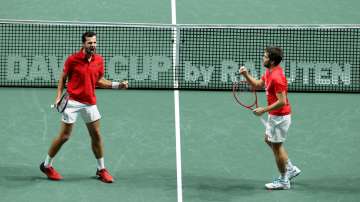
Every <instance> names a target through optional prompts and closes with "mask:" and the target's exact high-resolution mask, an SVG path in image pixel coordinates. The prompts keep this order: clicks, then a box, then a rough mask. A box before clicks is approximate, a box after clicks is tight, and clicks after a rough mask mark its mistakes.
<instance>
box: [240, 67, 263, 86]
mask: <svg viewBox="0 0 360 202" xmlns="http://www.w3.org/2000/svg"><path fill="white" fill-rule="evenodd" d="M239 73H240V74H241V75H243V76H244V77H245V79H246V81H247V82H248V83H249V84H250V85H251V86H252V87H254V88H255V89H260V88H262V87H264V84H265V83H264V81H263V80H261V79H255V78H254V77H252V76H251V75H250V73H249V71H248V70H247V68H246V67H244V66H242V67H240V69H239Z"/></svg>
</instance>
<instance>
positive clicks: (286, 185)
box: [239, 46, 301, 189]
mask: <svg viewBox="0 0 360 202" xmlns="http://www.w3.org/2000/svg"><path fill="white" fill-rule="evenodd" d="M282 58H283V51H282V49H281V48H279V47H275V46H271V47H267V48H266V49H265V51H264V56H263V65H264V67H265V68H266V71H265V73H264V75H263V76H262V77H261V79H260V80H258V79H255V78H254V77H252V76H251V75H250V73H249V72H248V70H247V69H246V67H244V66H243V67H240V69H239V73H240V74H241V75H243V76H244V77H245V79H246V80H247V81H248V82H249V84H250V85H252V86H253V87H254V88H257V89H259V88H262V87H265V91H266V97H267V103H268V105H267V106H266V107H258V108H256V109H254V110H253V113H254V114H255V115H257V116H261V115H263V114H264V113H266V112H268V114H269V115H268V121H267V126H266V130H265V142H266V143H267V144H268V145H269V146H270V148H271V149H272V151H273V153H274V156H275V160H276V164H277V167H278V170H279V172H280V177H279V178H278V179H275V180H274V181H273V182H271V183H267V184H265V187H266V188H267V189H290V180H291V179H293V178H294V177H296V176H298V175H299V174H300V172H301V170H300V169H299V168H298V167H296V166H294V165H292V163H291V161H290V159H289V158H288V154H287V151H286V150H285V148H284V145H283V143H284V142H285V140H286V136H287V133H288V130H289V127H290V124H291V107H290V103H289V100H288V97H287V94H288V92H287V91H288V87H287V80H286V77H285V75H284V72H283V69H282V67H281V66H280V62H281V60H282Z"/></svg>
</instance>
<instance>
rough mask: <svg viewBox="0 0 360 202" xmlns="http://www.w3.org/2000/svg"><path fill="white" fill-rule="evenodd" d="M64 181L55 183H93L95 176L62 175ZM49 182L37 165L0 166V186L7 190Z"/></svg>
mask: <svg viewBox="0 0 360 202" xmlns="http://www.w3.org/2000/svg"><path fill="white" fill-rule="evenodd" d="M63 177H64V180H61V181H58V182H57V183H68V182H70V183H72V182H83V181H95V179H96V178H95V174H93V175H91V174H89V175H86V174H77V173H75V174H70V175H63ZM44 181H46V182H47V181H49V180H48V179H47V177H46V176H45V175H44V174H43V173H41V171H40V169H39V167H38V166H37V165H31V166H29V165H7V166H4V165H3V166H0V186H4V187H7V188H11V187H23V186H32V185H34V184H36V183H40V182H44Z"/></svg>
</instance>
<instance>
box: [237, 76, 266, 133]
mask: <svg viewBox="0 0 360 202" xmlns="http://www.w3.org/2000/svg"><path fill="white" fill-rule="evenodd" d="M232 92H233V96H234V98H235V100H236V102H237V103H238V104H240V105H241V106H242V107H244V108H246V109H249V110H251V111H252V110H254V109H256V108H258V107H259V105H258V97H257V94H256V90H255V88H253V87H252V86H251V85H249V83H248V82H246V81H239V82H234V83H233V86H232ZM260 120H261V123H262V124H263V125H264V126H265V127H266V125H267V122H266V121H265V120H264V118H263V117H262V116H260Z"/></svg>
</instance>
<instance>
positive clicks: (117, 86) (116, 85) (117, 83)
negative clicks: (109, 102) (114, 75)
mask: <svg viewBox="0 0 360 202" xmlns="http://www.w3.org/2000/svg"><path fill="white" fill-rule="evenodd" d="M119 85H120V82H111V87H112V89H118V88H119Z"/></svg>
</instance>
